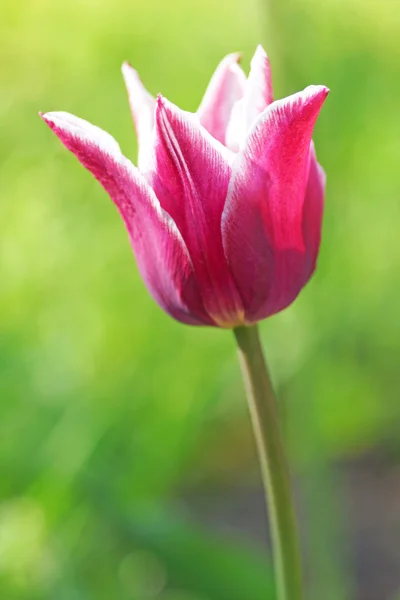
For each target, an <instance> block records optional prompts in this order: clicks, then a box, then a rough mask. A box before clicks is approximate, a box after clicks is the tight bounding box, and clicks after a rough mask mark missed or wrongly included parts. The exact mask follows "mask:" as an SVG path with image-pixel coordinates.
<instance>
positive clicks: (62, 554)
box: [0, 0, 400, 600]
mask: <svg viewBox="0 0 400 600" xmlns="http://www.w3.org/2000/svg"><path fill="white" fill-rule="evenodd" d="M397 9H398V5H397V0H358V1H356V0H324V1H323V2H322V1H320V0H272V1H270V2H267V1H266V0H265V1H264V2H263V1H262V0H259V1H256V0H246V1H245V0H241V1H239V0H229V1H227V0H219V1H217V0H202V1H200V2H189V1H188V2H184V1H183V0H169V1H166V0H147V1H143V0H112V1H111V0H69V1H68V2H51V1H50V0H27V1H23V0H17V1H15V2H13V3H11V2H10V3H7V5H6V4H4V5H3V6H2V10H1V14H2V16H1V21H0V57H1V64H0V92H1V93H0V130H1V136H0V276H1V280H0V281H1V283H0V285H1V291H0V397H1V402H0V415H1V416H0V467H1V471H0V473H1V477H0V496H1V497H0V598H1V599H2V600H54V599H57V600H92V599H93V600H94V599H95V600H268V599H270V600H273V598H274V596H273V588H272V579H271V569H270V559H269V552H268V546H267V542H266V539H267V536H266V518H265V514H264V508H263V501H262V494H261V487H260V481H259V473H258V465H257V458H256V455H255V449H254V444H253V440H252V434H251V429H250V424H249V419H248V415H247V409H246V403H245V398H244V394H243V391H242V386H241V379H240V373H239V369H238V365H237V361H236V356H235V348H234V343H233V336H232V335H231V334H230V332H226V331H219V330H211V329H207V328H205V329H194V328H193V329H192V328H190V327H185V326H182V325H180V324H178V323H175V322H174V321H172V320H171V319H170V318H169V317H167V316H166V315H164V314H163V313H162V312H161V310H160V309H159V308H158V306H157V305H156V304H155V303H154V302H153V301H152V300H151V298H150V297H149V296H148V294H147V292H146V290H145V288H144V285H143V283H142V281H141V280H140V278H139V275H138V272H137V269H136V266H135V262H134V259H133V257H132V253H131V249H130V247H129V243H128V240H127V236H126V234H125V230H124V227H123V224H122V222H121V220H120V218H119V216H118V214H117V212H116V210H115V208H114V207H113V205H112V203H111V202H110V200H109V199H108V197H107V196H106V194H105V192H104V191H103V190H102V189H101V187H100V186H99V185H98V184H97V183H96V182H95V181H94V179H93V178H92V177H91V176H90V175H89V174H88V173H87V172H85V171H84V169H83V168H81V167H80V166H79V165H78V163H77V161H76V159H75V158H74V157H73V156H72V155H70V154H69V153H68V152H67V151H66V150H65V149H64V148H63V147H62V146H61V144H60V143H59V141H58V140H57V139H56V138H55V136H54V135H52V134H51V133H50V131H49V130H48V129H47V128H46V127H45V125H44V124H43V123H42V122H41V121H40V119H39V117H38V116H37V113H38V111H39V110H42V111H48V110H66V111H69V112H72V113H75V114H77V115H78V116H80V117H83V118H85V119H88V120H90V121H91V122H93V123H95V124H97V125H99V126H100V127H102V128H104V129H106V130H107V131H109V132H110V133H112V134H113V135H114V136H115V137H116V138H117V139H118V141H119V142H120V143H121V146H122V148H123V150H124V152H126V153H127V155H128V156H130V157H131V158H134V159H136V141H135V136H134V132H133V127H132V123H131V118H130V114H129V108H128V103H127V99H126V93H125V89H124V85H123V81H122V77H121V72H120V66H121V63H122V62H123V60H126V59H127V60H129V61H130V62H131V63H132V64H133V65H134V66H135V67H136V68H137V69H138V70H139V72H140V73H141V75H142V78H143V80H144V82H145V84H146V85H147V86H148V88H149V89H150V91H151V92H152V93H154V94H156V93H157V92H162V93H163V94H164V95H165V96H167V97H168V98H169V99H171V100H172V101H174V102H176V103H177V104H179V105H180V106H181V107H183V108H186V109H188V110H195V109H196V107H197V105H198V103H199V101H200V99H201V96H202V93H203V91H204V88H205V86H206V84H207V81H208V79H209V77H210V75H211V73H212V72H213V70H214V68H215V66H216V64H217V63H218V61H219V60H220V59H221V58H222V57H223V56H224V55H225V54H227V53H229V52H232V51H234V50H242V51H243V56H244V58H243V65H244V67H245V68H246V69H247V68H248V64H249V60H250V58H251V55H252V53H253V52H254V49H255V46H256V44H257V43H259V42H261V43H263V44H264V46H265V47H266V49H267V51H268V53H269V55H270V58H271V61H272V66H273V73H274V86H275V92H276V96H277V97H281V96H283V95H285V94H288V93H292V92H294V91H297V90H299V89H303V88H304V87H305V86H307V85H308V84H310V83H316V84H325V85H328V86H329V87H330V88H331V90H332V92H331V95H330V96H329V98H328V101H327V102H326V105H325V106H324V108H323V110H322V113H321V117H320V119H319V122H318V124H317V128H316V132H315V138H314V139H315V141H316V146H317V151H318V156H319V160H320V162H321V163H322V164H323V165H324V167H325V169H326V171H327V174H328V193H327V198H326V214H325V224H324V236H323V245H322V250H321V255H320V261H319V268H318V271H317V274H316V276H315V277H314V279H313V281H312V282H311V283H310V285H309V286H308V287H307V288H306V289H305V290H304V292H303V293H302V294H301V296H300V298H299V299H298V301H297V302H296V303H295V304H294V305H293V306H292V307H291V308H290V309H288V310H286V311H285V312H284V313H282V314H280V315H278V316H276V317H274V318H272V319H270V320H269V321H267V322H265V323H263V324H262V335H263V341H264V343H265V347H266V351H267V355H268V358H269V362H270V365H271V370H272V372H273V376H274V380H275V383H276V387H277V390H278V394H279V397H280V400H281V409H282V419H283V421H284V427H285V434H286V439H287V444H288V447H289V450H290V456H291V462H292V465H293V472H294V477H295V482H296V497H297V504H298V512H299V518H300V525H301V531H302V540H303V546H304V548H303V550H304V555H305V557H306V572H307V575H306V577H307V590H308V592H307V599H309V600H381V599H383V600H396V599H398V598H399V597H400V596H399V595H400V433H399V431H400V398H399V396H400V394H399V390H400V369H399V361H400V348H399V339H400V319H399V295H400V249H399V229H400V210H399V206H400V204H399V194H400V191H399V190H400V176H399V173H400V171H399V161H400V146H399V134H400V130H399V129H400V128H399V122H400V118H399V98H400V78H399V64H400V44H399V36H400V11H398V10H397Z"/></svg>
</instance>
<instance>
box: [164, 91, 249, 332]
mask: <svg viewBox="0 0 400 600" xmlns="http://www.w3.org/2000/svg"><path fill="white" fill-rule="evenodd" d="M232 158H233V156H232V155H231V153H230V152H229V151H228V150H227V149H226V148H224V146H222V145H221V144H219V142H217V141H216V140H215V139H214V138H213V137H212V136H211V135H210V134H209V133H207V131H206V130H205V129H204V128H203V127H202V126H201V125H200V124H199V122H198V119H197V118H196V116H195V115H193V114H190V113H186V112H184V111H181V110H180V109H178V108H177V107H176V106H174V105H173V104H171V103H170V102H168V101H166V100H165V99H164V98H159V102H158V106H157V110H156V146H155V165H156V170H155V174H154V176H153V187H154V189H155V192H156V194H157V197H158V198H159V199H160V202H161V205H162V206H163V208H164V209H165V210H166V211H167V212H168V213H169V214H170V215H171V216H172V218H173V219H174V221H175V223H176V224H177V227H178V229H179V231H180V232H181V234H182V237H183V239H184V241H185V244H186V246H187V248H188V250H189V254H190V256H191V258H192V261H193V266H194V270H195V273H196V278H197V281H198V285H199V289H200V293H201V295H202V299H203V304H204V307H205V309H206V311H207V312H208V313H209V315H210V316H211V317H212V318H213V319H214V320H215V321H216V322H217V323H218V324H219V325H221V326H226V327H227V326H229V325H231V324H232V323H236V322H238V320H239V321H240V319H241V317H242V316H243V306H242V301H241V298H240V295H239V293H238V290H237V288H236V285H235V283H234V281H233V279H232V275H231V273H230V270H229V267H228V264H227V262H226V258H225V255H224V251H223V247H222V238H221V215H222V211H223V207H224V203H225V199H226V194H227V190H228V184H229V179H230V175H231V167H230V164H229V162H230V161H231V160H232Z"/></svg>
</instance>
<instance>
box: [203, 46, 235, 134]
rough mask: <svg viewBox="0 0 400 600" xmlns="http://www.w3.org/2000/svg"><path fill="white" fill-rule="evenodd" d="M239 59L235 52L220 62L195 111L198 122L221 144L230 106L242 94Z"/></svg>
mask: <svg viewBox="0 0 400 600" xmlns="http://www.w3.org/2000/svg"><path fill="white" fill-rule="evenodd" d="M239 60H240V54H238V53H235V54H228V56H226V57H225V58H224V59H223V60H222V61H221V62H220V64H219V65H218V67H217V69H216V71H215V73H214V75H213V76H212V77H211V80H210V83H209V85H208V88H207V90H206V93H205V94H204V97H203V100H202V101H201V104H200V106H199V108H198V111H197V114H198V116H199V119H200V123H201V124H202V125H203V127H205V128H206V129H207V131H208V132H209V133H211V135H212V136H213V137H214V138H215V139H216V140H218V141H219V142H221V144H225V135H226V128H227V126H228V122H229V118H230V114H231V110H232V107H233V105H234V104H235V102H236V101H237V100H239V99H240V98H241V97H242V96H243V93H244V88H245V84H246V76H245V74H244V73H243V71H242V69H241V68H240V66H239V65H238V62H239Z"/></svg>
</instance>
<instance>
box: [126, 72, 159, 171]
mask: <svg viewBox="0 0 400 600" xmlns="http://www.w3.org/2000/svg"><path fill="white" fill-rule="evenodd" d="M122 74H123V76H124V80H125V85H126V89H127V90H128V98H129V105H130V107H131V112H132V116H133V120H134V122H135V128H136V134H137V138H138V145H139V151H138V167H139V169H140V170H141V171H147V170H148V169H149V161H150V157H151V150H152V132H153V129H154V111H155V107H156V101H155V99H154V98H153V96H152V95H151V94H149V92H148V91H147V90H146V88H145V87H144V85H143V83H142V82H141V80H140V77H139V75H138V74H137V72H136V71H135V69H134V68H133V67H131V65H130V64H129V63H127V62H125V63H124V64H123V65H122Z"/></svg>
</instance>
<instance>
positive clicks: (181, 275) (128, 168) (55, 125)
mask: <svg viewBox="0 0 400 600" xmlns="http://www.w3.org/2000/svg"><path fill="white" fill-rule="evenodd" d="M41 116H42V118H43V120H44V121H45V122H46V123H47V125H49V127H50V128H51V129H52V130H53V131H54V133H55V134H56V135H57V136H58V137H59V139H60V140H61V142H62V143H63V144H64V146H66V147H67V148H68V150H70V151H71V152H72V153H73V154H75V156H76V157H77V158H78V160H79V161H80V162H81V163H82V165H83V166H84V167H85V168H86V169H88V170H89V171H90V172H91V173H92V175H94V177H95V178H96V179H97V180H98V181H99V182H100V183H101V184H102V186H103V187H104V189H105V190H106V191H107V192H108V194H109V195H110V196H111V199H112V200H113V202H114V203H115V205H116V206H117V208H118V210H119V212H120V213H121V216H122V218H123V220H124V222H125V225H126V227H127V229H128V233H129V237H130V240H131V244H132V247H133V251H134V253H135V256H136V260H137V264H138V267H139V271H140V273H141V275H142V277H143V279H144V281H145V283H146V285H147V287H148V289H149V291H150V293H151V295H152V296H153V298H154V299H155V300H156V302H158V304H159V305H160V306H161V307H162V308H163V309H164V310H165V311H166V312H167V313H168V314H170V315H171V316H172V317H174V318H175V319H177V320H178V321H181V322H183V323H189V324H191V325H205V324H212V323H211V322H210V319H209V318H208V316H207V315H206V314H205V313H204V309H203V306H202V303H201V299H200V296H199V292H198V288H197V284H196V281H195V278H194V274H193V268H192V264H191V261H190V258H189V255H188V252H187V248H186V246H185V244H184V242H183V240H182V237H181V235H180V233H179V231H178V230H177V228H176V225H175V223H174V222H173V220H172V219H171V217H170V216H169V215H168V214H167V213H166V212H165V211H164V210H163V209H162V208H161V207H160V204H159V202H158V200H157V198H156V196H155V194H154V192H153V190H152V189H151V188H150V187H149V185H148V184H147V182H146V180H145V179H144V177H143V176H142V175H141V173H140V172H139V171H138V169H137V168H136V167H134V166H133V165H132V163H131V162H130V161H129V160H128V159H127V158H125V157H124V156H123V155H122V153H121V151H120V149H119V146H118V144H117V142H116V141H115V140H114V138H113V137H112V136H110V135H109V134H108V133H106V132H105V131H102V130H101V129H99V128H98V127H95V126H94V125H91V124H90V123H88V122H87V121H84V120H82V119H79V118H78V117H75V116H73V115H70V114H68V113H63V112H53V113H47V114H42V115H41Z"/></svg>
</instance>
